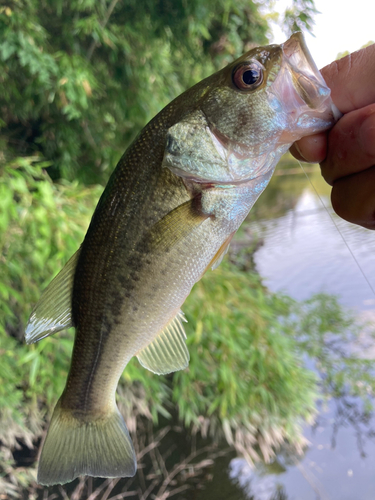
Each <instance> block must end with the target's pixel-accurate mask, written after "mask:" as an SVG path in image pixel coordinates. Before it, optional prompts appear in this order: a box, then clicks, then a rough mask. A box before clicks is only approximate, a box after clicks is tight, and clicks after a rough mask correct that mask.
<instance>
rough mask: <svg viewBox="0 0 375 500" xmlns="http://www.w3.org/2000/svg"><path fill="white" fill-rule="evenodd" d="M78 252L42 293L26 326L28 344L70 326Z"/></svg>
mask: <svg viewBox="0 0 375 500" xmlns="http://www.w3.org/2000/svg"><path fill="white" fill-rule="evenodd" d="M79 252H80V251H79V250H77V252H76V253H75V254H74V255H73V256H72V257H71V258H70V259H69V260H68V262H67V263H66V264H65V266H64V267H63V268H62V270H61V271H60V272H59V274H58V275H57V276H56V277H55V278H54V279H53V280H52V281H51V283H50V284H49V285H48V286H47V288H46V289H45V290H44V292H43V293H42V296H41V297H40V299H39V302H38V303H37V304H36V306H35V307H34V310H33V312H32V313H31V316H30V319H29V322H28V324H27V326H26V332H25V339H26V342H27V343H28V344H32V343H34V342H37V341H38V340H40V339H43V338H44V337H48V336H49V335H53V334H54V333H56V332H59V331H60V330H63V329H64V328H69V327H70V326H72V289H73V280H74V273H75V270H76V265H77V261H78V256H79Z"/></svg>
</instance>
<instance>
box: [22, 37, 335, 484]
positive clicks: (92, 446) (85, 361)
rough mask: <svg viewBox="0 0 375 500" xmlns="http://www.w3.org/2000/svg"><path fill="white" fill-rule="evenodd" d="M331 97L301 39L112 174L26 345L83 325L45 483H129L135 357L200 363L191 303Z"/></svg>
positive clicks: (43, 473) (194, 103)
mask: <svg viewBox="0 0 375 500" xmlns="http://www.w3.org/2000/svg"><path fill="white" fill-rule="evenodd" d="M334 115H335V111H334V107H333V104H332V101H331V98H330V90H329V88H328V87H327V86H326V84H325V82H324V80H323V78H322V76H321V75H320V73H319V71H318V69H317V68H316V66H315V64H314V62H313V60H312V58H311V56H310V54H309V52H308V49H307V47H306V46H305V43H304V40H303V37H302V35H301V34H299V33H297V34H294V35H293V36H292V37H291V38H290V39H289V40H288V41H287V42H285V43H284V44H282V45H269V46H266V47H257V48H254V49H253V50H251V51H249V52H247V53H246V54H244V55H243V56H242V57H240V58H239V59H237V60H236V61H234V62H233V63H231V64H229V65H228V66H227V67H225V68H224V69H222V70H221V71H219V72H217V73H215V74H214V75H212V76H210V77H208V78H206V79H205V80H203V81H201V82H200V83H198V84H197V85H195V86H194V87H192V88H191V89H189V90H187V91H186V92H185V93H183V94H182V95H180V96H179V97H177V98H176V99H175V100H174V101H172V102H171V103H170V104H169V105H168V106H166V107H165V108H164V109H163V110H162V111H161V112H160V113H159V114H158V115H157V116H156V117H155V118H154V119H153V120H151V121H150V122H149V124H148V125H146V127H145V128H144V129H143V130H142V131H141V133H140V134H139V136H138V137H137V138H136V139H135V141H134V142H133V144H132V145H131V146H130V147H129V148H128V150H127V151H126V152H125V154H124V155H123V157H122V158H121V160H120V161H119V163H118V165H117V167H116V169H115V171H114V172H113V174H112V176H111V178H110V180H109V182H108V185H107V187H106V188H105V190H104V192H103V195H102V196H101V198H100V201H99V203H98V205H97V207H96V210H95V213H94V215H93V217H92V220H91V223H90V226H89V229H88V231H87V234H86V236H85V239H84V241H83V243H82V245H81V247H80V249H79V250H78V251H77V252H76V254H75V255H74V256H73V257H72V258H71V259H70V260H69V261H68V263H67V264H66V266H65V267H64V268H63V270H62V271H61V272H60V274H58V275H57V277H56V278H55V279H54V280H53V281H52V282H51V284H50V285H49V286H48V287H47V289H46V290H45V292H44V293H43V295H42V297H41V299H40V301H39V302H38V304H37V305H36V307H35V309H34V311H33V312H32V314H31V317H30V320H29V323H28V326H27V329H26V341H27V342H28V343H32V342H36V341H38V340H40V339H42V338H44V337H46V336H48V335H52V334H53V333H55V332H57V331H59V330H62V329H63V328H67V327H69V326H72V325H73V326H74V327H75V328H76V334H75V341H74V349H73V355H72V362H71V368H70V372H69V375H68V379H67V383H66V387H65V390H64V392H63V394H62V395H61V397H60V399H59V401H58V403H57V405H56V408H55V410H54V413H53V416H52V420H51V424H50V427H49V430H48V434H47V437H46V440H45V443H44V446H43V450H42V453H41V457H40V462H39V470H38V482H39V483H42V484H45V485H50V484H57V483H65V482H68V481H72V480H73V479H74V478H76V477H77V476H79V475H91V476H99V477H128V476H133V475H134V474H135V472H136V458H135V453H134V449H133V445H132V442H131V439H130V437H129V434H128V431H127V428H126V425H125V422H124V420H123V418H122V416H121V414H120V413H119V411H118V409H117V406H116V401H115V393H116V387H117V383H118V380H119V378H120V376H121V374H122V372H123V370H124V368H125V367H126V365H127V363H128V362H129V360H130V359H131V358H132V357H133V356H137V357H138V360H139V361H140V363H141V364H142V365H143V366H144V367H145V368H147V369H149V370H151V371H153V372H154V373H157V374H166V373H170V372H173V371H176V370H181V369H183V368H185V367H186V366H187V365H188V362H189V353H188V350H187V347H186V344H185V333H184V328H183V314H182V312H181V309H180V308H181V306H182V304H183V302H184V301H185V299H186V297H187V296H188V294H189V293H190V290H191V288H192V286H193V285H194V283H196V282H197V281H198V280H199V279H200V277H201V276H202V275H203V274H204V273H205V271H206V270H207V269H209V268H211V267H214V266H216V265H218V263H219V262H220V260H221V258H222V256H223V254H224V253H225V251H226V249H227V247H228V245H229V243H230V241H231V238H232V237H233V235H234V233H235V232H236V231H237V229H238V228H239V226H240V224H241V223H242V221H243V220H244V218H245V217H246V215H247V214H248V212H249V210H250V209H251V207H252V206H253V204H254V203H255V201H256V200H257V198H258V196H259V195H260V194H261V192H262V191H263V190H264V189H265V187H266V185H267V183H268V181H269V180H270V178H271V176H272V173H273V170H274V168H275V166H276V163H277V162H278V160H279V158H280V156H281V155H282V154H283V153H284V152H285V151H286V150H287V149H288V148H289V146H290V145H291V143H292V142H294V141H295V140H297V139H299V138H301V137H302V136H304V135H307V134H311V133H313V132H318V131H321V130H325V129H327V128H329V127H331V126H332V125H333V123H334V121H335V116H334Z"/></svg>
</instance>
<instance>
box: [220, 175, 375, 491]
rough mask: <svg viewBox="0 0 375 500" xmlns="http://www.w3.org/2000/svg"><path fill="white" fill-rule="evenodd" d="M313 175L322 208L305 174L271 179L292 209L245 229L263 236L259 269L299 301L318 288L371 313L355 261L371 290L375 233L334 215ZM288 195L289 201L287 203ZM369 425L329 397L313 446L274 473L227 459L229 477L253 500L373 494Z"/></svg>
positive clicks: (355, 409) (373, 444) (371, 301)
mask: <svg viewBox="0 0 375 500" xmlns="http://www.w3.org/2000/svg"><path fill="white" fill-rule="evenodd" d="M293 178H294V180H293ZM312 179H313V183H316V184H317V189H318V192H319V191H320V192H321V194H320V196H321V200H322V201H323V203H324V204H325V205H326V206H327V210H326V209H325V208H324V207H323V206H322V201H321V200H320V199H319V198H318V196H317V194H316V193H315V192H314V190H313V188H312V187H311V185H310V184H309V182H308V181H307V180H305V179H303V177H301V176H298V175H294V176H288V177H286V176H285V177H284V176H283V177H279V178H278V177H276V178H274V179H273V185H272V186H270V190H271V192H273V193H276V192H277V193H278V197H279V199H280V193H282V196H284V197H285V200H284V204H285V206H286V207H289V208H287V209H286V210H281V211H282V212H283V213H282V214H281V215H278V216H277V217H272V212H271V218H267V216H266V217H263V219H258V220H257V221H254V222H252V223H251V224H250V225H249V226H248V227H247V232H248V233H251V234H258V235H259V237H260V238H261V239H262V244H261V246H260V247H259V249H258V251H257V252H256V254H255V263H256V266H257V269H258V271H259V273H260V275H261V276H263V277H264V283H265V284H266V285H267V286H268V288H269V289H270V290H271V291H280V290H282V291H284V292H285V293H286V294H288V295H290V296H291V297H293V298H295V299H298V300H303V299H307V298H309V297H310V296H311V295H312V294H315V293H318V292H325V293H329V294H335V295H337V296H338V297H339V301H340V303H341V304H342V305H344V306H345V307H347V308H352V309H353V310H355V312H356V314H357V315H360V316H363V317H366V318H369V319H374V318H375V294H374V292H373V291H372V290H371V288H370V286H369V284H368V283H367V281H366V279H365V278H364V276H363V275H362V273H361V271H360V269H359V268H358V265H357V263H356V262H355V259H356V260H357V261H358V263H359V266H360V267H361V268H362V270H363V272H364V273H365V275H366V277H367V280H368V281H369V282H370V285H371V286H372V288H375V252H374V249H375V232H373V231H368V230H365V229H362V228H360V227H358V226H355V225H352V224H349V223H346V222H345V221H342V220H341V219H339V218H338V217H337V216H335V215H334V214H332V209H331V208H330V204H329V196H328V191H327V188H326V187H325V186H324V185H323V184H322V183H321V181H320V180H319V177H317V176H316V175H314V174H313V175H312ZM296 186H298V189H296ZM298 191H299V194H298V195H296V192H298ZM288 199H289V200H294V201H292V202H290V201H289V203H288V202H287V201H286V200H288ZM270 203H271V205H272V196H271V197H268V199H267V197H265V199H264V200H262V199H260V200H259V202H258V206H257V212H258V214H263V215H264V214H265V213H267V205H268V206H270ZM329 214H331V216H330V215H329ZM331 217H332V218H333V221H332V219H331ZM335 224H336V225H337V226H338V228H339V231H340V233H341V235H340V233H339V231H338V230H337V229H336V227H335ZM343 238H344V239H345V241H346V242H347V245H348V246H349V248H350V250H349V249H348V248H347V246H346V245H345V243H344V241H343ZM352 254H353V255H354V256H355V259H354V257H353V255H352ZM368 355H369V352H367V356H368ZM371 355H372V353H371ZM373 357H374V359H375V347H374V348H373ZM372 429H375V420H374V418H371V419H366V418H364V417H363V413H362V408H361V403H360V402H359V401H358V400H355V399H347V400H341V401H332V402H331V403H330V404H329V406H328V408H325V409H322V410H321V412H320V415H319V417H318V420H317V423H316V426H315V427H314V428H309V427H307V428H306V430H305V436H306V437H307V438H308V440H309V441H310V443H311V444H310V446H309V447H308V449H307V451H306V454H305V456H304V457H303V459H300V460H298V459H297V458H294V459H293V458H292V459H289V460H287V461H285V460H284V459H283V457H279V463H278V465H279V466H280V467H279V469H278V470H277V472H276V473H275V471H272V470H271V469H267V467H264V466H261V467H260V468H259V470H255V471H254V470H251V469H250V468H249V467H248V465H247V464H246V462H245V461H244V460H243V459H240V458H236V459H233V460H232V461H231V462H230V466H229V475H230V477H231V478H232V480H233V482H234V483H236V484H237V485H238V486H239V487H240V489H241V490H242V492H243V494H244V497H245V498H249V499H253V500H271V499H272V500H274V499H279V500H281V499H284V500H286V499H289V500H292V499H293V500H354V499H355V500H374V498H375V439H374V433H373V430H372ZM274 465H275V464H274Z"/></svg>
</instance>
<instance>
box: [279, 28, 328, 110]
mask: <svg viewBox="0 0 375 500" xmlns="http://www.w3.org/2000/svg"><path fill="white" fill-rule="evenodd" d="M281 48H282V51H283V56H284V58H285V60H286V61H287V64H288V66H289V71H290V74H291V77H292V81H293V85H294V88H295V89H296V91H297V93H298V94H299V96H300V97H301V99H302V100H303V101H304V102H305V103H306V104H307V105H308V106H309V108H312V109H316V108H318V107H319V106H320V104H321V101H322V100H323V101H324V100H325V99H326V98H327V97H329V96H330V94H331V91H330V89H329V88H328V86H327V84H326V83H325V81H324V79H323V77H322V75H321V73H320V71H319V70H318V68H317V66H316V64H315V62H314V60H313V58H312V56H311V54H310V51H309V49H308V47H307V45H306V42H305V39H304V36H303V34H302V33H294V34H293V35H292V36H291V37H290V38H289V40H287V41H286V42H285V43H283V44H282V45H281Z"/></svg>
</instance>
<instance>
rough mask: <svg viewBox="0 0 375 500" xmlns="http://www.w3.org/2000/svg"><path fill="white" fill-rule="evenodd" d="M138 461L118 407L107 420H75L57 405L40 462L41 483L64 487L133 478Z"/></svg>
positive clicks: (68, 412)
mask: <svg viewBox="0 0 375 500" xmlns="http://www.w3.org/2000/svg"><path fill="white" fill-rule="evenodd" d="M136 470H137V461H136V457H135V452H134V448H133V444H132V441H131V439H130V436H129V433H128V429H127V428H126V425H125V422H124V419H123V418H122V416H121V414H120V412H119V411H118V409H117V407H116V408H115V410H114V411H113V412H111V413H110V414H109V415H107V416H105V417H100V418H99V419H96V420H91V421H88V420H87V419H86V420H84V421H83V420H80V419H78V418H76V417H75V416H74V415H73V413H72V412H71V411H68V410H66V409H64V410H63V409H61V407H60V402H58V403H57V405H56V408H55V410H54V412H53V416H52V420H51V424H50V427H49V429H48V434H47V437H46V440H45V443H44V446H43V450H42V454H41V457H40V460H39V469H38V483H40V484H44V485H46V486H48V485H51V484H64V483H67V482H69V481H73V479H75V478H76V477H78V476H84V475H88V476H95V477H131V476H134V474H135V473H136Z"/></svg>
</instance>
